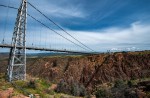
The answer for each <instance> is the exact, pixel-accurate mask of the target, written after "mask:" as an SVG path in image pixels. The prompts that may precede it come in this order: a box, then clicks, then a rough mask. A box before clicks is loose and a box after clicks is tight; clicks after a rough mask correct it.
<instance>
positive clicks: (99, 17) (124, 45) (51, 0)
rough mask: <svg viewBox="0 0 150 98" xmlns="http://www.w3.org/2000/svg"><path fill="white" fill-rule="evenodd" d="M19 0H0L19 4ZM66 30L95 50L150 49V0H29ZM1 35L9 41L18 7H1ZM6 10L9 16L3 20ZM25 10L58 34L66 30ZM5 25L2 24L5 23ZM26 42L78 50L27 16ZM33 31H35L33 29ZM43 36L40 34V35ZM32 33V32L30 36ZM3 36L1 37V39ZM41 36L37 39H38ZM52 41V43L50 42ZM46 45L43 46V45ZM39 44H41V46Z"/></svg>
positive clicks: (5, 2)
mask: <svg viewBox="0 0 150 98" xmlns="http://www.w3.org/2000/svg"><path fill="white" fill-rule="evenodd" d="M20 1H21V0H1V2H0V4H4V5H10V6H14V7H17V8H18V7H19V4H20ZM28 1H29V2H30V3H31V4H33V5H34V6H36V7H37V8H38V9H39V10H41V11H42V12H43V13H44V14H45V15H47V16H48V17H49V18H51V19H52V20H53V21H55V22H56V23H57V24H59V25H60V26H61V27H63V28H64V29H65V30H66V31H67V32H69V33H70V34H71V35H73V36H74V37H75V38H77V39H79V40H80V41H81V42H83V43H84V44H86V45H87V46H89V47H91V48H92V49H94V50H96V51H107V50H124V49H126V50H132V49H138V50H145V49H146V50H150V0H28ZM0 12H1V14H0V31H1V35H4V34H3V32H6V33H5V36H7V37H6V38H5V39H6V40H7V41H8V42H10V41H11V36H12V32H13V26H14V23H15V18H16V14H17V11H16V10H13V9H7V8H2V7H0ZM7 13H8V19H7V22H6V18H7ZM28 13H29V14H31V15H32V16H34V17H35V18H37V19H39V20H40V21H42V22H43V23H45V24H46V25H48V26H50V27H51V28H53V29H55V30H56V31H57V32H59V33H60V34H62V35H64V36H66V37H67V38H68V39H70V40H73V39H71V38H69V36H67V35H66V34H65V33H63V32H62V31H61V30H59V29H58V28H57V27H55V26H54V25H53V24H52V23H50V22H48V21H47V20H46V19H45V18H44V17H43V16H42V15H40V14H39V13H38V12H36V11H35V10H34V9H33V8H31V6H29V5H28ZM6 23H7V26H6V27H5V24H6ZM27 31H28V32H27V33H28V35H27V39H28V40H27V41H28V42H27V44H29V45H31V43H35V44H36V45H37V46H38V45H43V47H46V45H47V44H48V45H49V47H52V48H60V49H65V48H66V46H67V47H69V48H68V49H75V50H80V49H79V48H77V47H76V48H74V46H73V45H71V44H70V43H69V42H67V41H66V40H64V39H63V38H61V37H60V36H58V35H56V34H55V33H53V32H52V31H49V30H48V29H46V28H44V27H42V26H41V25H40V24H38V23H36V22H35V21H34V20H32V19H31V18H30V17H29V18H28V29H27ZM35 31H36V33H35ZM41 32H42V34H43V32H44V33H45V34H44V35H42V38H39V35H40V34H41ZM31 36H35V38H34V39H33V38H32V37H31ZM1 40H2V37H0V41H1ZM39 40H40V41H39ZM53 44H55V45H53ZM44 45H45V46H44ZM41 47H42V46H41Z"/></svg>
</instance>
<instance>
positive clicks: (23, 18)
mask: <svg viewBox="0 0 150 98" xmlns="http://www.w3.org/2000/svg"><path fill="white" fill-rule="evenodd" d="M26 23H27V0H22V2H21V5H20V7H19V9H18V14H17V18H16V23H15V27H14V32H13V37H12V42H11V45H12V46H13V47H12V48H11V49H10V55H9V64H8V69H7V74H8V80H9V82H11V81H14V80H25V79H26ZM17 46H20V47H21V48H17Z"/></svg>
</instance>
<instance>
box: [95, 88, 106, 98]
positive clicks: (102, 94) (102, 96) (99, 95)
mask: <svg viewBox="0 0 150 98" xmlns="http://www.w3.org/2000/svg"><path fill="white" fill-rule="evenodd" d="M95 95H96V98H106V97H107V91H106V90H105V89H99V90H97V91H96V93H95Z"/></svg>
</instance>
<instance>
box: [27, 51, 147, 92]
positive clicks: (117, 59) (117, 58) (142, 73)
mask: <svg viewBox="0 0 150 98" xmlns="http://www.w3.org/2000/svg"><path fill="white" fill-rule="evenodd" d="M27 73H28V74H30V75H32V76H37V77H42V78H45V79H47V80H50V81H54V82H59V81H61V80H63V81H66V82H68V83H70V82H71V81H75V82H77V83H81V84H83V85H84V86H85V87H88V88H91V89H92V88H95V87H96V86H98V85H99V84H101V83H104V82H111V81H115V80H117V79H122V80H130V79H136V78H138V79H139V78H145V77H150V52H149V51H144V52H128V53H126V52H122V53H111V54H99V55H91V56H80V57H78V56H76V57H51V58H48V57H46V58H38V59H37V58H34V59H28V64H27Z"/></svg>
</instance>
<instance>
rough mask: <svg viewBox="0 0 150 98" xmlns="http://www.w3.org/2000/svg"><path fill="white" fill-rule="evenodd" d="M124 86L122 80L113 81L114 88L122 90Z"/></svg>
mask: <svg viewBox="0 0 150 98" xmlns="http://www.w3.org/2000/svg"><path fill="white" fill-rule="evenodd" d="M124 86H125V83H124V81H123V80H116V81H115V84H114V87H115V88H122V87H124Z"/></svg>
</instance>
